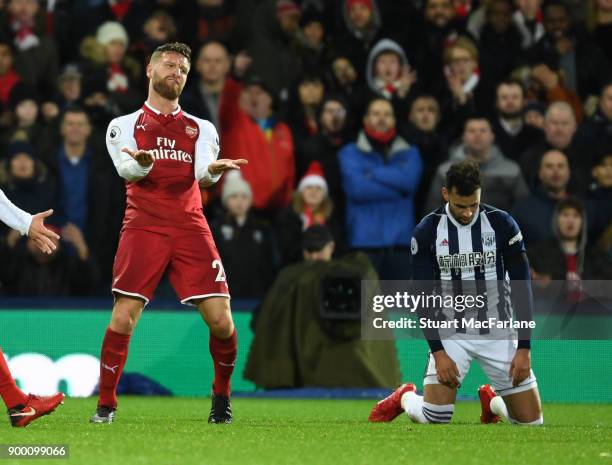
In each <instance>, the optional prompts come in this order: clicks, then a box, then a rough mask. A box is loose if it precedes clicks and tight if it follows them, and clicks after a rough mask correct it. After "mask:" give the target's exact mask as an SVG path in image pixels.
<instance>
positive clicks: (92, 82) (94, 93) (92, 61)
mask: <svg viewBox="0 0 612 465" xmlns="http://www.w3.org/2000/svg"><path fill="white" fill-rule="evenodd" d="M128 45H129V39H128V35H127V32H126V30H125V28H124V27H123V26H122V25H121V24H120V23H118V22H112V21H109V22H106V23H104V24H102V25H101V26H100V27H99V28H98V30H97V31H96V36H95V37H87V38H85V39H84V41H83V43H82V45H81V53H82V55H83V57H84V58H85V60H86V61H85V63H84V65H83V76H84V80H83V95H84V102H85V105H86V107H87V108H88V110H89V111H94V112H100V120H99V122H100V123H101V124H103V125H104V124H106V123H107V122H108V121H107V120H108V119H110V117H111V116H116V115H119V114H123V113H129V112H132V111H135V110H136V109H138V108H139V106H140V105H141V103H142V91H141V89H140V88H139V87H138V83H139V82H140V79H141V76H142V69H141V65H140V64H139V63H138V62H137V61H136V60H135V59H134V58H132V57H131V56H130V55H128V54H127V53H126V52H127V48H128ZM104 113H106V115H104ZM94 118H95V119H96V121H98V118H96V117H95V116H94Z"/></svg>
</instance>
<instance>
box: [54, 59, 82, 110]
mask: <svg viewBox="0 0 612 465" xmlns="http://www.w3.org/2000/svg"><path fill="white" fill-rule="evenodd" d="M82 78H83V75H82V74H81V72H80V71H79V67H78V66H77V65H76V64H68V65H66V66H65V67H64V69H63V70H62V72H61V74H60V75H59V77H58V78H57V88H58V96H57V99H56V103H57V105H58V109H59V110H60V111H61V112H63V111H65V110H66V109H67V108H69V107H73V106H80V105H82V103H83V97H82V90H83V87H82V85H81V83H82Z"/></svg>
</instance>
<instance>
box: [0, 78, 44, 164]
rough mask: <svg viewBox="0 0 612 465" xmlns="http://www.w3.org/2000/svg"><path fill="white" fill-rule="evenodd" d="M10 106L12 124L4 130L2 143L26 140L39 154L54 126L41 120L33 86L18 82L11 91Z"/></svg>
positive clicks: (36, 93)
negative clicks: (12, 116)
mask: <svg viewBox="0 0 612 465" xmlns="http://www.w3.org/2000/svg"><path fill="white" fill-rule="evenodd" d="M9 105H10V108H11V109H12V110H13V115H14V118H13V124H12V126H11V127H10V128H9V129H8V131H6V132H5V134H4V137H3V139H4V140H3V142H4V144H3V145H5V146H6V145H8V144H9V143H10V142H11V141H13V140H26V141H28V142H29V143H30V144H31V145H32V146H33V147H34V152H35V156H39V155H40V153H42V152H43V151H44V150H45V148H46V147H47V146H48V143H49V140H50V139H51V138H52V137H51V134H52V132H53V130H54V127H53V126H52V125H50V124H48V123H44V122H42V121H41V118H40V117H39V114H40V96H39V94H38V92H37V91H36V89H35V88H33V87H31V86H28V85H27V84H24V83H19V84H18V85H16V86H15V87H14V88H13V90H12V91H11V97H10V104H9Z"/></svg>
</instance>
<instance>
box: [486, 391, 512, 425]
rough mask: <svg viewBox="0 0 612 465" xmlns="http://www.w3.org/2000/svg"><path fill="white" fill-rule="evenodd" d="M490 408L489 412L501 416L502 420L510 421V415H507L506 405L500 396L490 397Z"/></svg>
mask: <svg viewBox="0 0 612 465" xmlns="http://www.w3.org/2000/svg"><path fill="white" fill-rule="evenodd" d="M489 406H490V408H491V412H493V413H494V414H495V415H497V416H499V417H502V418H503V419H504V420H506V421H509V422H511V420H510V415H508V407H506V403H505V402H504V399H502V398H501V396H495V397H493V399H491V403H490V404H489Z"/></svg>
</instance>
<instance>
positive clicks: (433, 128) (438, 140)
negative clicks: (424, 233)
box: [402, 94, 448, 219]
mask: <svg viewBox="0 0 612 465" xmlns="http://www.w3.org/2000/svg"><path fill="white" fill-rule="evenodd" d="M440 118H441V115H440V106H439V105H438V101H437V100H436V98H435V97H434V96H433V95H427V94H422V95H419V96H418V97H416V98H415V99H414V100H413V102H412V104H411V105H410V113H409V115H408V121H407V122H406V123H405V125H404V127H403V130H402V136H403V137H405V138H406V140H407V141H408V142H409V143H411V144H414V145H416V146H417V147H418V148H419V153H420V154H421V160H422V161H423V174H422V176H421V182H420V184H419V189H418V190H417V193H416V195H415V198H414V205H415V209H416V218H417V219H419V218H422V217H423V215H426V214H427V213H429V212H428V211H425V201H426V200H427V195H428V194H429V188H430V186H431V182H432V181H433V178H434V175H435V174H436V170H437V169H438V166H439V165H440V163H442V162H443V161H445V160H446V157H447V153H448V148H447V146H446V139H445V137H444V135H443V134H441V132H440V128H439V123H440Z"/></svg>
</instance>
